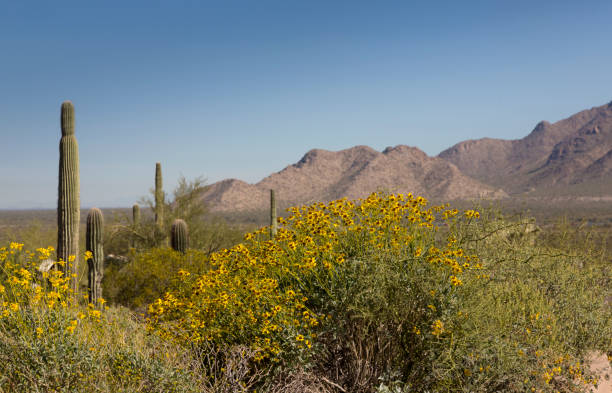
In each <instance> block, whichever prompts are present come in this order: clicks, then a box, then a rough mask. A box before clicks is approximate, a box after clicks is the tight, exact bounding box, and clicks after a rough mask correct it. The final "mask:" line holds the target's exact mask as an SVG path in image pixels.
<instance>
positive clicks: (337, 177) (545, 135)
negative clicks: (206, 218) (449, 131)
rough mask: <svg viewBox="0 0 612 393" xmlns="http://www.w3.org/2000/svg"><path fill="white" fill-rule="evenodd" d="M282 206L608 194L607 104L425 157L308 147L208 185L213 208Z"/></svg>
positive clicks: (611, 192)
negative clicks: (286, 160) (381, 195)
mask: <svg viewBox="0 0 612 393" xmlns="http://www.w3.org/2000/svg"><path fill="white" fill-rule="evenodd" d="M270 189H275V190H276V193H277V199H278V200H280V201H281V203H282V204H284V205H295V204H303V203H311V202H315V201H322V202H325V201H330V200H333V199H338V198H342V197H347V198H349V199H356V198H362V197H365V196H367V195H369V194H370V193H371V192H373V191H376V190H385V191H388V192H402V193H408V192H412V193H413V194H418V195H423V196H425V197H427V198H432V199H436V200H455V199H481V198H485V199H497V198H506V197H509V196H524V197H538V198H548V197H550V198H559V197H568V196H571V197H578V198H590V197H594V198H607V197H608V196H610V197H612V102H610V103H609V104H607V105H603V106H599V107H594V108H591V109H587V110H584V111H581V112H578V113H576V114H574V115H572V116H570V117H568V118H566V119H563V120H560V121H558V122H555V123H549V122H547V121H541V122H539V123H538V124H537V125H536V126H535V128H534V129H533V130H532V131H531V133H529V134H528V135H527V136H525V137H524V138H521V139H516V140H502V139H493V138H482V139H478V140H467V141H463V142H460V143H457V144H456V145H454V146H452V147H450V148H448V149H446V150H444V151H443V152H441V153H440V154H439V155H438V156H436V157H430V156H428V155H427V154H426V153H424V152H423V151H421V150H420V149H418V148H416V147H411V146H406V145H398V146H395V147H388V148H386V149H385V150H383V151H382V152H379V151H376V150H374V149H372V148H371V147H368V146H354V147H351V148H348V149H344V150H340V151H336V152H334V151H329V150H323V149H313V150H310V151H308V152H307V153H306V154H305V155H304V156H303V157H302V158H301V159H300V160H299V161H298V162H296V163H295V164H292V165H289V166H287V167H285V168H284V169H283V170H281V171H280V172H277V173H274V174H271V175H269V176H267V177H266V178H264V179H262V180H261V181H259V182H258V183H255V184H248V183H246V182H243V181H241V180H237V179H226V180H222V181H219V182H217V183H214V184H212V185H210V186H208V188H207V190H206V192H205V193H204V194H203V197H202V198H203V201H204V202H205V203H206V204H208V205H209V206H210V208H211V210H212V211H245V210H259V209H265V208H266V207H267V206H268V204H269V190H270Z"/></svg>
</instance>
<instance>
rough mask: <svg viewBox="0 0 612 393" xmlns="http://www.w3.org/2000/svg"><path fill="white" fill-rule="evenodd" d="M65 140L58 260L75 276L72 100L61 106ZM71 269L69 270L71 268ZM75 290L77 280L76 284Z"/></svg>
mask: <svg viewBox="0 0 612 393" xmlns="http://www.w3.org/2000/svg"><path fill="white" fill-rule="evenodd" d="M61 126H62V138H61V139H60V147H59V152H60V155H59V187H58V200H57V257H58V259H62V260H63V261H68V260H69V258H70V257H74V258H75V260H74V261H73V263H72V265H70V264H66V265H65V266H64V274H65V275H72V274H76V270H77V265H78V254H79V221H80V198H79V192H80V188H79V148H78V144H77V140H76V137H75V136H74V106H73V105H72V103H71V102H70V101H64V102H63V103H62V110H61ZM70 266H72V267H71V268H70V269H69V267H70ZM74 289H75V290H76V281H74Z"/></svg>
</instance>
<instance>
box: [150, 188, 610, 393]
mask: <svg viewBox="0 0 612 393" xmlns="http://www.w3.org/2000/svg"><path fill="white" fill-rule="evenodd" d="M479 215H480V214H479V212H477V211H474V210H471V209H470V210H466V211H463V212H459V211H457V210H455V209H451V208H449V207H448V206H434V207H428V206H427V201H426V200H425V199H423V198H420V197H419V198H414V197H412V196H411V195H408V196H404V195H377V194H373V195H371V196H370V197H368V198H367V199H364V200H360V201H357V202H351V201H347V200H339V201H334V202H331V203H329V204H327V205H325V204H314V205H311V206H304V207H301V208H294V209H292V210H291V212H290V215H289V217H287V218H286V219H281V220H280V224H281V225H282V226H281V228H279V231H278V235H277V236H276V238H274V239H273V240H268V237H267V228H262V229H261V230H259V231H256V232H254V233H251V234H248V235H246V237H245V242H244V243H243V244H240V245H238V246H235V247H233V248H231V249H229V250H223V251H221V252H218V253H213V254H212V255H211V256H210V260H209V262H210V266H211V268H210V270H209V271H207V272H205V273H204V274H202V275H192V274H188V272H181V273H180V274H181V276H180V278H179V281H177V285H176V286H175V287H174V288H173V289H172V290H170V291H169V292H168V293H166V294H165V295H164V297H162V298H160V299H158V300H157V301H156V302H155V303H153V304H152V305H151V306H150V308H149V312H150V315H151V319H150V327H151V329H153V330H154V331H156V332H158V333H159V334H161V335H162V336H164V337H168V338H172V339H174V340H176V341H177V342H179V343H184V344H189V345H194V344H195V345H198V344H200V343H211V342H212V343H217V344H218V345H221V344H223V343H224V344H228V343H229V344H232V345H245V346H247V347H248V348H250V349H252V350H253V351H255V353H256V355H255V364H258V365H259V366H260V367H261V365H262V364H264V365H265V364H268V365H269V366H270V367H271V368H273V369H274V370H277V371H278V370H279V369H280V370H291V369H295V368H297V367H298V365H301V366H305V367H306V368H307V369H308V370H310V371H309V372H311V373H313V374H314V375H318V376H319V377H320V378H321V379H322V380H328V381H330V382H331V383H332V384H333V385H330V386H337V387H338V389H340V390H345V391H351V392H371V391H374V390H375V389H376V388H379V389H382V390H384V389H391V388H392V389H393V391H432V392H434V391H457V392H459V391H470V392H490V391H508V392H523V391H531V390H532V389H533V391H536V390H537V391H551V392H552V391H556V390H565V391H580V389H582V388H584V387H585V386H588V385H589V384H593V383H594V382H595V380H594V379H593V378H592V376H591V375H589V374H588V370H587V368H585V367H584V358H585V353H586V352H585V351H586V349H587V348H599V349H609V346H610V342H609V337H610V333H611V332H610V326H612V325H611V324H610V322H611V319H610V311H609V309H605V307H604V303H603V297H604V294H605V292H606V291H609V287H606V286H602V284H604V283H603V282H602V280H601V276H600V275H598V274H599V271H597V270H596V269H592V270H591V269H589V268H586V267H585V266H590V264H586V265H585V264H584V263H580V261H578V259H577V257H575V256H572V255H567V254H564V253H558V252H557V253H553V252H552V250H550V249H540V248H537V247H535V246H534V245H533V241H532V239H530V238H529V236H512V235H511V232H512V229H513V228H515V229H516V231H517V233H519V232H520V231H519V228H523V229H521V230H524V226H525V222H524V221H523V220H521V221H520V222H519V221H517V222H509V221H507V220H504V219H503V218H500V217H495V216H494V215H487V217H484V219H483V218H482V217H479ZM495 234H500V236H494V235H495ZM382 390H381V391H382Z"/></svg>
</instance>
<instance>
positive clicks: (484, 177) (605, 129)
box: [438, 103, 612, 195]
mask: <svg viewBox="0 0 612 393" xmlns="http://www.w3.org/2000/svg"><path fill="white" fill-rule="evenodd" d="M611 149H612V103H610V104H607V105H603V106H600V107H595V108H591V109H588V110H584V111H581V112H579V113H576V114H575V115H573V116H571V117H568V118H567V119H564V120H561V121H558V122H556V123H554V124H551V123H548V122H545V121H542V122H540V123H538V125H537V126H536V127H535V128H534V129H533V131H532V132H531V133H530V134H529V135H527V136H526V137H524V138H522V139H517V140H501V139H491V138H484V139H479V140H469V141H464V142H460V143H458V144H456V145H454V146H452V147H450V148H449V149H446V150H444V151H443V152H441V153H440V154H439V155H438V157H440V158H443V159H445V160H447V161H449V162H451V163H453V164H455V165H456V166H457V167H458V168H459V169H460V170H461V171H462V172H463V173H465V174H467V175H469V176H472V177H474V178H475V179H478V180H480V181H482V182H484V183H488V184H491V185H493V186H497V187H502V188H503V189H504V190H505V191H507V192H508V193H510V194H520V193H523V192H526V191H530V190H538V189H539V190H540V191H542V192H545V191H546V189H547V188H548V187H551V186H553V189H554V190H555V192H563V188H562V186H563V185H569V184H579V183H582V182H583V181H585V180H593V179H596V178H597V177H598V176H599V175H598V174H597V173H598V172H597V171H599V172H601V173H603V172H606V171H608V169H606V168H610V169H612V167H610V164H611V162H610V160H609V159H608V160H604V161H605V162H604V161H602V162H600V163H599V164H597V165H596V164H595V163H596V162H597V161H598V160H599V159H601V158H603V157H604V156H605V155H606V154H607V153H608V152H609V151H610V150H611ZM602 166H603V167H604V168H601V167H602ZM597 168H599V169H597ZM557 186H558V187H557ZM578 188H579V187H578ZM584 188H585V189H584V190H583V191H581V192H582V193H584V194H585V195H586V194H588V192H589V191H588V187H584ZM550 190H552V189H550ZM575 191H576V187H573V192H575ZM579 193H580V192H579Z"/></svg>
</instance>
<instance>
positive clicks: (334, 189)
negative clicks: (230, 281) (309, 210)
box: [203, 145, 505, 211]
mask: <svg viewBox="0 0 612 393" xmlns="http://www.w3.org/2000/svg"><path fill="white" fill-rule="evenodd" d="M270 189H274V190H276V192H277V194H278V196H277V198H278V199H279V200H280V201H282V202H284V203H285V204H298V203H308V202H313V201H329V200H333V199H338V198H343V197H347V198H350V199H355V198H361V197H365V196H367V195H368V194H370V193H371V192H372V191H375V190H386V191H389V192H402V193H408V192H412V193H413V194H418V195H423V196H426V197H429V198H436V199H438V198H439V199H446V200H450V199H457V198H480V197H487V198H498V197H503V196H505V193H504V192H503V191H501V190H499V189H496V188H494V187H490V186H488V185H485V184H483V183H481V182H479V181H477V180H475V179H473V178H471V177H469V176H466V175H464V174H463V173H462V172H461V171H460V170H459V169H458V168H457V167H456V166H455V165H454V164H452V163H450V162H448V161H445V160H443V159H441V158H438V157H429V156H428V155H427V154H425V153H424V152H423V151H421V150H419V149H418V148H416V147H409V146H404V145H400V146H395V147H388V148H387V149H385V150H384V151H383V152H378V151H376V150H374V149H372V148H370V147H368V146H355V147H352V148H349V149H345V150H341V151H337V152H334V151H328V150H322V149H313V150H310V151H309V152H307V153H306V154H305V155H304V157H302V159H301V160H299V161H298V162H297V163H295V164H293V165H289V166H287V167H286V168H285V169H283V170H281V171H280V172H277V173H274V174H272V175H270V176H268V177H266V178H264V179H263V180H261V181H260V182H258V183H256V184H248V183H245V182H243V181H240V180H236V179H229V180H223V181H220V182H217V183H214V184H212V185H211V186H210V187H209V188H208V190H207V192H206V193H205V194H204V196H203V200H204V201H205V202H206V203H207V204H208V205H209V206H210V207H211V210H214V211H228V210H254V209H262V208H265V207H266V206H267V204H268V203H269V190H270Z"/></svg>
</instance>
